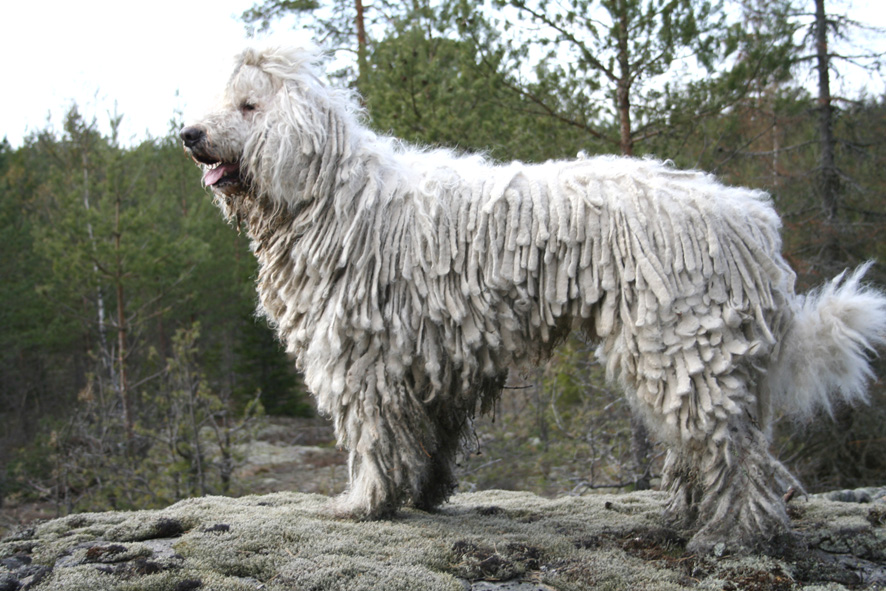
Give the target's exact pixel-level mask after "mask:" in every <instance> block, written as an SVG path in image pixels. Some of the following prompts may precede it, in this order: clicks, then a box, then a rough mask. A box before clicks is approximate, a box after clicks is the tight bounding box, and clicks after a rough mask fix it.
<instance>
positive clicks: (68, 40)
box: [0, 0, 886, 146]
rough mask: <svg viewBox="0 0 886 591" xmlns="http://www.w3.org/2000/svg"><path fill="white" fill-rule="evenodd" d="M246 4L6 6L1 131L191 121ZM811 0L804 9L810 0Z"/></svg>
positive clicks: (884, 20) (113, 0)
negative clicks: (71, 116) (72, 114)
mask: <svg viewBox="0 0 886 591" xmlns="http://www.w3.org/2000/svg"><path fill="white" fill-rule="evenodd" d="M253 3H254V0H211V1H204V0H200V1H194V0H145V1H135V2H126V1H122V2H121V1H120V0H76V1H75V0H50V1H45V0H12V1H10V2H6V3H5V5H4V8H3V10H2V12H0V56H2V64H3V65H2V77H3V80H4V84H3V90H2V92H3V104H2V107H3V108H2V109H0V137H3V136H6V137H7V138H8V139H9V141H10V142H11V143H12V145H13V146H18V145H20V144H21V141H22V138H23V137H24V136H25V135H26V134H27V133H28V132H31V131H37V130H41V129H45V128H46V127H47V117H50V119H49V121H50V123H51V125H52V126H53V127H54V128H55V129H59V128H60V127H61V123H62V121H63V118H64V113H65V112H66V111H67V110H68V109H69V108H70V106H71V105H72V104H74V103H76V104H77V105H78V107H79V108H80V112H81V113H83V114H84V115H85V116H87V117H89V118H92V117H95V118H96V119H97V120H98V122H99V124H100V125H101V128H102V129H103V130H105V131H107V121H108V119H109V113H113V111H114V109H115V108H116V111H117V112H118V113H119V114H122V115H123V123H122V128H121V138H120V139H121V141H122V142H123V143H126V144H128V143H131V142H132V141H139V140H141V139H144V138H145V137H146V136H147V134H148V133H150V134H151V135H153V136H162V135H164V134H165V133H166V131H167V130H168V127H169V126H168V123H169V120H170V119H171V118H172V117H173V114H174V113H175V111H176V110H178V111H181V112H182V113H183V114H184V118H185V120H186V121H187V120H188V119H192V118H195V117H198V116H199V115H200V114H201V113H202V112H203V111H204V110H205V109H206V108H207V107H208V106H209V105H210V104H211V103H212V100H213V98H214V97H215V96H216V95H217V93H218V92H219V91H220V90H221V88H222V86H223V85H224V82H225V80H226V78H227V75H228V74H229V72H230V69H231V63H232V58H233V56H234V54H235V53H237V51H238V50H239V49H241V48H242V47H243V46H244V45H245V44H246V42H247V40H246V34H245V29H244V27H243V24H242V23H241V22H240V21H239V20H238V17H239V15H240V14H242V12H243V11H244V10H246V9H247V8H249V7H251V6H252V5H253ZM829 3H830V5H832V6H835V7H836V8H835V9H834V10H835V11H836V10H841V9H844V10H848V11H849V13H850V15H851V16H853V17H854V18H856V19H858V20H860V21H862V22H865V23H867V24H870V25H879V26H883V25H886V2H883V0H852V4H847V2H837V0H829ZM808 4H809V5H810V10H811V5H812V2H811V0H810V1H809V2H808ZM847 5H848V6H849V8H848V9H847V8H846V7H847ZM283 37H284V38H286V39H287V40H290V41H293V42H300V43H304V42H307V41H309V40H310V39H311V36H310V34H309V32H307V31H301V32H287V33H286V34H285V35H283ZM875 44H876V45H878V46H879V47H881V50H882V48H883V47H884V45H886V39H884V36H883V35H880V36H879V38H878V39H875ZM857 77H858V75H857V74H856V75H855V78H853V79H854V80H855V84H856V86H857V85H858V84H859V82H858V80H857ZM865 82H867V79H866V77H865ZM862 83H864V82H862ZM867 84H868V90H869V92H871V93H873V94H881V93H883V92H884V83H883V79H882V78H881V77H877V78H875V79H872V80H870V81H869V82H867ZM856 92H857V91H856ZM115 103H116V107H115Z"/></svg>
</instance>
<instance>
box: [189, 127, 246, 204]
mask: <svg viewBox="0 0 886 591" xmlns="http://www.w3.org/2000/svg"><path fill="white" fill-rule="evenodd" d="M179 136H180V137H181V138H182V144H183V145H184V148H185V151H186V152H187V153H188V154H189V155H190V156H191V158H193V159H194V161H195V162H197V163H198V164H203V165H204V174H203V184H204V185H205V186H207V187H213V188H215V189H222V188H226V189H228V190H230V189H231V188H233V187H237V186H239V185H240V184H241V178H240V166H239V164H238V163H236V162H224V161H222V160H220V159H219V158H217V157H216V156H215V155H214V154H213V153H212V151H211V149H210V147H209V142H208V141H207V136H206V130H204V129H203V128H202V127H199V126H196V125H191V126H189V127H185V128H184V129H182V130H181V132H179Z"/></svg>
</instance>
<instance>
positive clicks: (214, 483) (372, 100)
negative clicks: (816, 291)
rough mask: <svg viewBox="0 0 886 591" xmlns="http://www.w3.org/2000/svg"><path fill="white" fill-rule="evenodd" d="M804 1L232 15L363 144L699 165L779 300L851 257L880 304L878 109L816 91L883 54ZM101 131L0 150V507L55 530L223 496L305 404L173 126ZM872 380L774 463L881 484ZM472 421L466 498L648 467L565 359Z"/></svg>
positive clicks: (861, 99) (494, 1)
mask: <svg viewBox="0 0 886 591" xmlns="http://www.w3.org/2000/svg"><path fill="white" fill-rule="evenodd" d="M829 9H830V7H829V6H826V5H825V1H824V0H814V1H812V0H806V1H804V2H799V0H797V1H795V2H788V1H785V0H777V1H773V2H762V1H756V0H724V2H713V1H708V0H565V1H563V2H552V1H550V0H489V1H488V2H486V3H484V4H482V5H481V4H478V3H472V2H465V1H463V0H440V1H437V2H430V1H425V0H412V1H409V2H393V1H387V0H380V1H379V2H377V3H373V5H372V6H369V5H368V4H367V5H366V6H364V4H363V2H361V0H347V1H344V0H324V1H316V2H314V1H301V0H299V1H295V2H291V1H284V0H265V1H264V2H262V3H259V4H256V5H255V6H254V7H253V8H252V9H250V10H249V11H247V12H246V13H245V14H244V15H243V16H242V20H243V22H244V25H245V26H247V27H250V28H252V29H253V30H254V31H256V32H261V31H262V30H264V29H269V28H270V29H272V28H273V27H274V26H275V25H276V24H277V23H279V22H280V19H281V18H282V17H287V16H294V17H295V18H296V22H297V23H299V26H301V27H308V28H310V29H312V30H313V31H315V32H316V37H317V40H318V41H317V42H318V43H319V44H320V45H321V46H322V47H324V48H326V49H330V50H333V49H334V50H336V52H335V55H336V56H338V57H341V56H345V59H343V60H341V59H338V60H336V63H344V64H345V65H344V66H342V67H340V68H336V69H335V70H334V71H331V72H330V73H329V78H330V83H332V84H338V85H348V86H352V87H354V88H355V89H356V90H357V91H359V93H360V95H361V96H362V100H363V106H364V107H365V111H366V115H367V121H368V123H369V124H370V125H371V126H372V127H373V128H374V129H376V130H377V131H378V132H379V133H386V134H393V135H396V136H398V137H401V138H403V139H404V140H406V141H409V142H416V143H419V144H422V145H427V146H445V147H449V148H452V149H456V150H462V151H472V152H474V151H476V152H482V153H484V154H486V155H487V156H488V157H490V158H492V159H495V160H497V161H502V162H504V161H508V160H512V159H520V160H524V161H531V162H539V161H544V160H548V159H561V158H573V157H575V156H576V154H578V153H582V152H583V153H586V154H590V155H593V154H604V153H612V154H623V155H629V156H635V157H657V158H662V159H668V160H672V161H673V162H674V163H675V165H676V166H677V167H684V168H697V169H702V170H706V171H709V172H712V173H714V174H716V175H717V176H718V177H719V178H721V179H722V180H723V181H724V182H726V183H729V184H736V185H744V186H750V187H755V188H760V189H763V190H765V191H767V192H769V193H770V194H771V196H772V199H773V201H774V203H775V206H776V208H777V210H778V211H779V213H780V215H781V216H782V219H783V223H784V230H783V233H784V254H785V256H786V257H787V259H788V260H789V261H790V263H791V265H792V266H793V267H794V268H795V270H796V271H797V273H798V280H797V283H798V290H800V291H806V290H808V289H811V288H813V287H815V286H817V285H820V284H822V283H823V282H825V281H827V280H829V279H830V278H831V277H833V276H835V275H837V274H838V273H840V272H841V271H842V270H843V269H845V268H847V267H852V266H855V265H858V264H860V263H862V262H864V261H866V260H869V259H874V260H876V261H877V262H876V263H875V265H874V267H873V268H872V270H871V272H870V274H869V277H868V279H869V280H870V281H871V282H873V283H875V284H879V285H881V286H884V285H886V242H884V234H886V94H883V89H882V88H878V87H865V86H864V85H863V84H862V85H856V86H854V87H852V92H853V94H852V95H850V96H842V95H841V94H840V91H838V90H837V89H838V88H840V85H838V81H842V80H845V77H847V76H849V75H852V76H854V77H856V78H860V79H862V80H864V79H865V77H871V76H872V74H873V73H874V72H875V71H877V68H878V66H879V59H880V58H881V57H882V56H880V55H877V54H876V53H875V52H872V51H868V50H867V49H866V48H864V47H860V48H859V47H856V46H853V47H854V49H853V51H847V50H845V49H844V48H845V47H847V45H845V44H844V45H841V43H847V42H850V41H852V40H855V39H861V38H865V35H871V34H873V35H882V34H883V33H882V31H871V30H869V29H867V28H866V27H865V26H864V25H863V24H860V23H853V22H852V21H850V20H849V19H847V18H846V17H845V16H842V15H840V14H839V13H838V12H834V14H831V13H830V12H829V11H828V10H829ZM871 79H872V80H873V78H871ZM877 80H879V78H877ZM100 123H102V125H100ZM104 123H105V122H104V121H102V122H99V121H97V120H96V118H95V117H94V116H93V115H91V114H88V113H83V112H81V111H80V110H79V109H78V107H77V106H72V107H71V109H70V110H69V111H68V113H67V116H66V118H65V120H64V122H63V125H62V126H61V128H60V129H57V130H56V129H51V128H47V129H46V130H42V131H37V132H34V133H31V135H29V136H28V137H27V138H26V139H25V140H24V142H23V143H22V145H20V146H12V145H11V144H10V143H9V142H8V141H6V140H3V141H2V143H0V233H2V237H0V253H2V254H0V277H2V280H0V291H2V295H0V301H2V302H3V305H2V306H0V505H2V503H3V499H7V500H12V499H14V500H15V501H16V502H20V501H22V500H23V499H34V500H41V501H49V502H51V503H53V505H54V506H55V507H56V508H57V511H58V512H59V513H67V512H74V511H85V510H105V509H124V508H148V507H158V506H164V505H166V504H169V503H171V502H174V501H175V500H178V499H181V498H185V497H188V496H195V495H206V494H234V493H237V492H240V491H239V489H238V488H237V486H236V482H235V478H236V477H235V468H236V466H237V465H238V463H239V462H241V461H242V457H240V455H238V452H237V450H238V449H240V448H239V447H238V446H239V445H240V444H242V443H243V442H247V441H249V440H250V439H251V438H254V437H255V436H256V434H257V433H258V432H259V431H260V430H261V428H262V425H263V423H264V421H266V420H268V418H269V417H310V416H312V415H313V413H314V410H313V404H312V401H311V399H310V396H309V394H308V393H306V392H305V391H304V388H303V386H302V384H301V381H300V378H299V376H298V374H297V373H296V371H295V370H294V367H293V363H292V361H291V360H289V359H287V358H286V356H285V355H284V354H283V352H282V350H281V348H280V346H279V344H278V343H277V341H276V340H275V337H274V334H273V331H272V330H271V329H270V328H269V327H268V326H267V325H266V323H265V321H264V320H262V319H259V318H257V317H256V315H255V302H256V295H255V286H254V281H255V275H256V265H255V261H254V258H253V256H252V254H251V253H250V250H249V244H248V238H247V237H246V234H245V232H244V231H242V229H239V228H233V227H231V226H230V225H228V224H226V223H225V222H224V221H223V220H222V218H221V214H220V212H219V211H218V209H217V208H216V207H215V206H214V205H213V203H212V199H211V196H210V195H209V193H208V192H207V191H204V190H203V189H202V188H201V187H200V182H199V178H200V173H199V172H198V170H197V169H196V168H195V166H194V164H193V163H192V162H191V161H190V160H188V159H187V158H186V157H185V155H184V154H183V152H182V149H181V145H180V140H179V139H178V130H179V129H180V128H181V127H182V125H183V122H182V121H181V120H180V117H179V116H178V115H176V114H175V113H170V125H169V132H168V134H167V135H165V136H163V137H149V138H144V139H142V140H140V141H139V142H136V143H133V144H123V143H121V141H120V139H119V137H118V135H117V132H116V130H117V128H118V126H119V123H120V119H119V118H117V119H112V120H111V121H110V122H108V123H109V126H105V125H104ZM105 127H108V128H109V129H110V131H109V132H102V131H100V129H104V128H105ZM0 132H2V130H0ZM875 365H876V368H877V371H878V375H879V376H881V378H880V379H879V380H878V381H877V380H872V386H871V405H870V406H869V407H864V408H859V409H849V408H844V409H838V410H837V411H836V412H835V413H834V416H831V417H827V416H826V417H822V418H821V420H818V421H816V422H815V423H814V424H811V425H796V424H792V423H790V422H788V421H779V422H777V423H776V426H775V430H774V433H773V445H774V446H775V447H776V449H777V454H778V455H779V456H780V457H781V458H782V459H784V460H786V461H787V463H788V464H789V466H790V467H791V469H792V470H794V471H795V473H797V474H798V475H799V477H800V478H801V480H802V481H804V482H805V483H806V484H807V485H808V486H809V489H810V490H822V489H830V488H837V487H860V486H874V485H883V484H884V480H883V479H884V476H883V475H884V474H886V431H884V428H883V425H886V381H884V380H886V377H884V376H886V363H883V362H882V361H879V360H877V361H875ZM483 428H488V430H489V432H490V433H492V434H493V435H495V434H501V437H499V438H497V439H496V438H490V439H489V440H485V441H487V443H486V444H484V443H483V442H481V441H480V440H479V439H478V441H477V446H478V449H479V448H483V454H484V458H486V457H489V458H492V457H496V456H497V455H498V456H501V457H503V458H504V460H503V461H502V462H499V463H498V464H496V465H491V466H490V465H489V464H490V463H489V462H485V460H482V461H478V460H474V461H475V463H474V464H471V461H470V460H466V462H467V463H466V464H465V465H466V466H467V468H466V472H465V475H464V479H465V482H467V483H468V485H469V486H471V487H491V486H514V487H522V488H532V489H534V490H538V491H540V492H543V493H552V494H553V493H562V492H570V491H572V492H582V491H584V490H586V489H591V488H597V487H602V486H607V487H612V486H615V487H637V486H639V487H643V486H649V483H650V482H654V478H655V476H656V471H657V469H658V466H660V459H661V450H659V449H658V448H657V447H656V446H654V445H652V444H651V443H650V442H649V441H648V440H647V439H646V434H645V433H644V432H643V428H642V425H639V424H638V423H637V421H635V420H633V419H632V417H631V416H630V412H629V410H628V409H627V407H626V404H625V403H624V402H623V400H622V399H621V397H620V394H619V393H618V392H617V390H616V389H614V388H612V387H610V386H607V385H606V384H605V383H604V382H603V379H602V371H601V370H600V368H599V367H597V366H596V365H595V364H594V362H593V343H584V342H581V341H580V340H574V341H570V342H569V343H567V344H566V345H565V346H564V347H563V348H562V349H561V350H559V351H558V353H557V354H556V356H555V357H554V359H552V360H551V361H550V362H549V363H548V364H547V365H545V366H544V367H543V368H541V369H540V370H539V371H538V373H537V374H535V375H533V376H529V377H528V381H527V383H526V385H514V386H511V387H510V388H509V390H508V391H506V392H505V394H504V398H503V400H502V402H501V408H499V409H497V410H496V417H495V422H494V423H492V422H490V423H489V424H487V425H486V426H485V427H483ZM479 432H481V428H480V427H478V433H479ZM505 434H507V436H505ZM496 442H498V443H496ZM484 445H485V447H484ZM497 446H498V447H497ZM557 466H561V467H565V468H557ZM558 469H560V470H561V472H559V473H558V472H557V470H558ZM563 470H565V471H566V472H568V474H567V475H565V476H564V474H563V472H562V471H563ZM557 478H559V479H560V480H562V481H565V482H567V483H569V485H563V484H559V485H557V486H553V485H552V484H551V483H552V482H553V480H555V479H557Z"/></svg>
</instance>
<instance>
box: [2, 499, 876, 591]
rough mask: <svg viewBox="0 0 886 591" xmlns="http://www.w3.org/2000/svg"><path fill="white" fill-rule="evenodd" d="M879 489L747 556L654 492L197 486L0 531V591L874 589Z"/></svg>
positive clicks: (831, 507) (802, 515)
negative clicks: (119, 507) (390, 510)
mask: <svg viewBox="0 0 886 591" xmlns="http://www.w3.org/2000/svg"><path fill="white" fill-rule="evenodd" d="M878 494H879V493H877V492H876V491H874V492H869V493H866V495H861V497H858V495H855V496H852V495H850V496H852V500H865V499H867V500H870V501H871V502H868V503H858V502H843V501H840V500H831V499H829V498H827V497H824V496H822V497H813V498H809V499H803V498H799V499H795V500H793V501H791V503H790V514H791V518H792V520H793V525H794V528H795V530H796V532H797V535H796V539H793V540H784V544H783V545H782V546H781V547H780V548H779V547H776V550H775V551H774V553H773V554H772V555H759V556H754V555H752V556H729V555H722V556H695V555H692V554H687V553H686V551H685V542H686V540H685V538H684V537H682V536H681V535H680V534H679V533H675V532H673V531H672V530H670V529H668V528H666V527H665V525H664V524H663V523H662V521H661V512H662V508H663V504H664V494H663V493H658V492H636V493H630V494H623V495H593V496H586V497H565V498H560V499H555V500H551V499H545V498H541V497H538V496H535V495H532V494H529V493H517V492H503V491H487V492H482V493H472V494H459V495H456V496H455V497H453V499H452V502H450V503H448V504H446V505H445V506H444V507H443V508H442V509H441V510H440V511H439V512H437V513H423V512H420V511H416V510H411V509H404V510H402V511H400V512H399V513H398V514H397V516H396V518H395V519H393V520H388V521H374V522H353V521H347V520H340V519H336V518H334V517H332V516H331V515H330V514H329V512H328V511H327V506H328V499H327V498H326V497H323V496H319V495H306V494H297V493H275V494H269V495H264V496H251V497H242V498H223V497H206V498H196V499H189V500H186V501H182V502H180V503H176V504H175V505H172V506H171V507H168V508H166V509H163V510H157V511H135V512H113V513H84V514H78V515H70V516H68V517H64V518H60V519H55V520H51V521H46V522H43V523H38V524H33V525H31V526H29V527H26V528H24V529H21V530H19V531H17V532H15V533H13V534H12V535H10V536H8V537H7V538H6V539H4V540H2V541H0V591H20V590H21V591H24V590H34V591H48V590H65V591H101V590H105V589H114V590H120V591H125V590H132V591H136V590H137V591H191V590H203V589H205V590H210V589H211V590H213V591H247V590H249V591H253V590H259V589H262V590H269V591H270V590H290V589H316V590H320V589H323V590H326V589H341V590H348V591H359V590H381V589H383V590H386V591H397V590H402V591H416V590H425V589H427V590H439V591H443V590H446V591H465V590H478V591H479V590H492V589H509V590H512V591H530V590H550V589H558V590H576V591H578V590H582V591H584V590H589V589H609V590H620V589H644V590H674V591H677V590H680V589H685V588H693V589H712V590H713V589H724V590H730V591H740V590H753V591H764V590H770V589H772V590H779V591H780V590H792V589H807V590H812V589H816V590H821V591H824V590H828V591H835V590H838V589H886V502H884V499H883V498H882V496H880V498H877V496H878ZM835 498H841V497H839V496H837V497H835ZM715 553H716V552H715Z"/></svg>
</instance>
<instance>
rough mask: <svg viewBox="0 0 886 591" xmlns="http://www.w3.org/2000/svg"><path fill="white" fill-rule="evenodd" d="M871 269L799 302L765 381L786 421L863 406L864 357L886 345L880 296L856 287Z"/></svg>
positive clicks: (884, 299) (885, 304)
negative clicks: (836, 406) (840, 405)
mask: <svg viewBox="0 0 886 591" xmlns="http://www.w3.org/2000/svg"><path fill="white" fill-rule="evenodd" d="M871 264H872V262H868V263H866V264H864V265H862V266H860V267H858V268H857V269H856V270H855V271H854V272H853V273H852V274H851V275H849V276H848V277H847V276H846V275H847V273H846V272H845V271H844V272H843V273H841V274H840V275H839V276H838V277H836V278H835V279H833V280H832V281H831V282H830V283H828V284H826V285H824V286H823V287H821V288H819V289H817V290H815V291H813V292H811V293H809V294H807V295H805V296H799V298H798V300H797V302H796V308H795V310H794V317H793V321H792V322H791V325H790V326H789V327H788V329H787V333H786V334H785V336H784V338H783V341H782V343H781V347H780V352H779V353H778V354H777V356H776V360H775V362H774V363H773V365H772V366H771V367H770V369H769V375H768V382H769V386H770V392H771V394H772V397H773V402H774V403H775V406H776V407H780V408H781V410H783V411H784V412H786V413H787V414H788V415H791V416H793V417H795V418H798V419H801V420H802V419H809V418H810V417H812V415H813V414H814V413H815V412H816V411H817V410H819V409H823V410H825V411H827V412H828V413H829V414H833V403H834V402H835V401H845V402H849V403H854V402H857V401H867V397H868V395H867V384H868V381H869V380H871V379H873V378H874V373H873V371H872V370H871V366H870V362H869V355H871V354H875V348H876V347H878V346H881V345H883V344H886V294H883V293H882V292H880V291H879V290H877V289H874V288H872V287H867V286H864V285H862V283H861V281H862V279H863V277H864V274H865V273H866V272H867V270H868V269H869V268H870V266H871Z"/></svg>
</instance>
